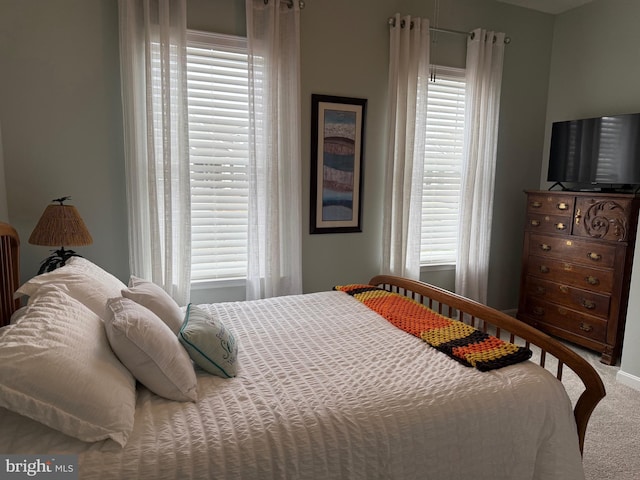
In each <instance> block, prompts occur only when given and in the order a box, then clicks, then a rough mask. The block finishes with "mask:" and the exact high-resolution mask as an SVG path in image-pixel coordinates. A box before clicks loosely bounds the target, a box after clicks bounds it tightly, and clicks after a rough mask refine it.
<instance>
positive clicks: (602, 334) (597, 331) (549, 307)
mask: <svg viewBox="0 0 640 480" xmlns="http://www.w3.org/2000/svg"><path fill="white" fill-rule="evenodd" d="M525 313H526V314H527V315H528V316H529V318H532V319H534V320H535V322H537V323H540V325H536V326H537V327H544V325H545V324H548V325H550V326H551V327H555V328H560V329H562V330H565V331H567V332H571V333H573V334H575V335H580V336H582V337H585V338H589V339H591V340H595V341H598V342H604V341H605V340H606V338H607V321H606V320H603V319H601V318H597V317H594V316H591V315H586V314H584V313H581V312H578V311H575V310H572V309H570V308H566V307H563V306H561V305H556V304H554V303H551V302H545V301H542V300H538V299H534V298H531V297H528V298H527V301H526V307H525ZM543 329H544V328H543Z"/></svg>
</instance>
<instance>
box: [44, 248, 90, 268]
mask: <svg viewBox="0 0 640 480" xmlns="http://www.w3.org/2000/svg"><path fill="white" fill-rule="evenodd" d="M81 256H82V255H78V254H77V253H76V252H74V251H73V250H65V249H64V247H60V249H59V250H55V251H54V252H53V253H52V254H51V255H49V256H48V257H47V258H45V259H44V260H43V261H42V263H41V264H40V270H38V275H40V274H42V273H45V272H52V271H53V270H55V269H56V268H58V267H62V266H63V265H64V264H65V263H66V262H67V260H69V259H70V258H71V257H81Z"/></svg>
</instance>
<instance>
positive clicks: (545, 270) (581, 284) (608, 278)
mask: <svg viewBox="0 0 640 480" xmlns="http://www.w3.org/2000/svg"><path fill="white" fill-rule="evenodd" d="M567 258H570V257H567ZM525 273H527V274H529V275H532V276H535V277H538V278H542V279H545V280H549V281H553V282H556V283H564V284H567V285H573V286H575V287H578V288H584V289H586V290H591V291H594V292H602V293H609V292H611V290H612V288H613V277H614V271H613V270H610V269H609V270H599V269H596V268H590V267H587V266H584V265H580V264H577V263H571V262H563V261H562V260H559V259H553V258H544V257H539V256H536V255H531V256H530V257H529V261H528V262H527V268H526V272H525Z"/></svg>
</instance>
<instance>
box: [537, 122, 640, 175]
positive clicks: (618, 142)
mask: <svg viewBox="0 0 640 480" xmlns="http://www.w3.org/2000/svg"><path fill="white" fill-rule="evenodd" d="M547 180H548V181H550V182H560V183H562V182H567V183H580V184H585V183H588V184H592V185H599V184H601V185H638V184H640V113H632V114H624V115H613V116H609V117H598V118H585V119H581V120H570V121H564V122H555V123H553V125H552V129H551V151H550V154H549V171H548V175H547Z"/></svg>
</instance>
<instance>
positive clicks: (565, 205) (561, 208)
mask: <svg viewBox="0 0 640 480" xmlns="http://www.w3.org/2000/svg"><path fill="white" fill-rule="evenodd" d="M556 207H557V208H558V210H566V209H568V208H569V207H568V206H567V204H566V203H564V202H560V203H559V204H557V205H556Z"/></svg>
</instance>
